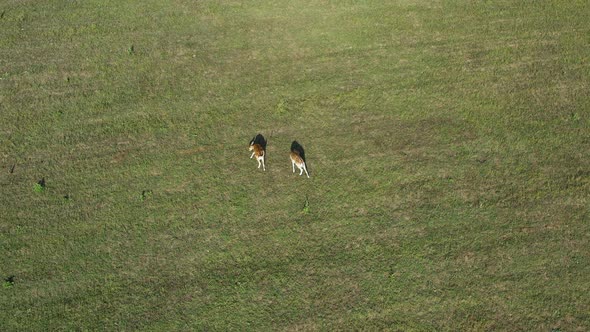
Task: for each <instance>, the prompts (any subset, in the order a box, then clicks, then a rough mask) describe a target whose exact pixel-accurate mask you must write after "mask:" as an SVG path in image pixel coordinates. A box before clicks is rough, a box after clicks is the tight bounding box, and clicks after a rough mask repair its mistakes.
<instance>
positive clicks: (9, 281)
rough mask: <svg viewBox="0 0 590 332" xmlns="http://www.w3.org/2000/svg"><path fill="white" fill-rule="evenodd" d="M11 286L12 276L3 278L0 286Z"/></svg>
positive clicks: (12, 283) (12, 282) (12, 284)
mask: <svg viewBox="0 0 590 332" xmlns="http://www.w3.org/2000/svg"><path fill="white" fill-rule="evenodd" d="M12 286H14V276H10V277H8V278H4V282H3V283H2V287H3V288H12Z"/></svg>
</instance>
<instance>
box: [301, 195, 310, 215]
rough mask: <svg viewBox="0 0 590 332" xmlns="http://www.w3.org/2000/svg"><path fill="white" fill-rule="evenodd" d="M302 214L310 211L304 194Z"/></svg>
mask: <svg viewBox="0 0 590 332" xmlns="http://www.w3.org/2000/svg"><path fill="white" fill-rule="evenodd" d="M301 212H302V213H303V214H308V213H309V212H310V208H309V199H308V198H307V196H305V203H303V209H302V210H301Z"/></svg>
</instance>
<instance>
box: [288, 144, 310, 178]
mask: <svg viewBox="0 0 590 332" xmlns="http://www.w3.org/2000/svg"><path fill="white" fill-rule="evenodd" d="M291 151H296V152H298V153H299V156H300V157H301V159H303V162H304V163H305V168H306V169H307V172H308V173H311V170H310V168H309V165H308V164H307V159H305V149H304V148H303V146H302V145H301V144H299V142H297V141H293V142H292V143H291Z"/></svg>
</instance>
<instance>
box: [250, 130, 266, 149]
mask: <svg viewBox="0 0 590 332" xmlns="http://www.w3.org/2000/svg"><path fill="white" fill-rule="evenodd" d="M266 143H267V142H266V138H264V136H262V134H258V135H256V136H254V138H253V139H252V140H251V141H250V145H252V144H258V145H260V146H261V147H262V148H263V149H264V150H266Z"/></svg>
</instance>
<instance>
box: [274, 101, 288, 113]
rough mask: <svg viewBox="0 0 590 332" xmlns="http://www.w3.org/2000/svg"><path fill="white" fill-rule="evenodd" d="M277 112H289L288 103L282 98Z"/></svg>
mask: <svg viewBox="0 0 590 332" xmlns="http://www.w3.org/2000/svg"><path fill="white" fill-rule="evenodd" d="M276 112H277V114H285V113H286V112H287V104H286V102H285V100H283V99H281V100H280V101H279V103H278V104H277V109H276Z"/></svg>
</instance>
